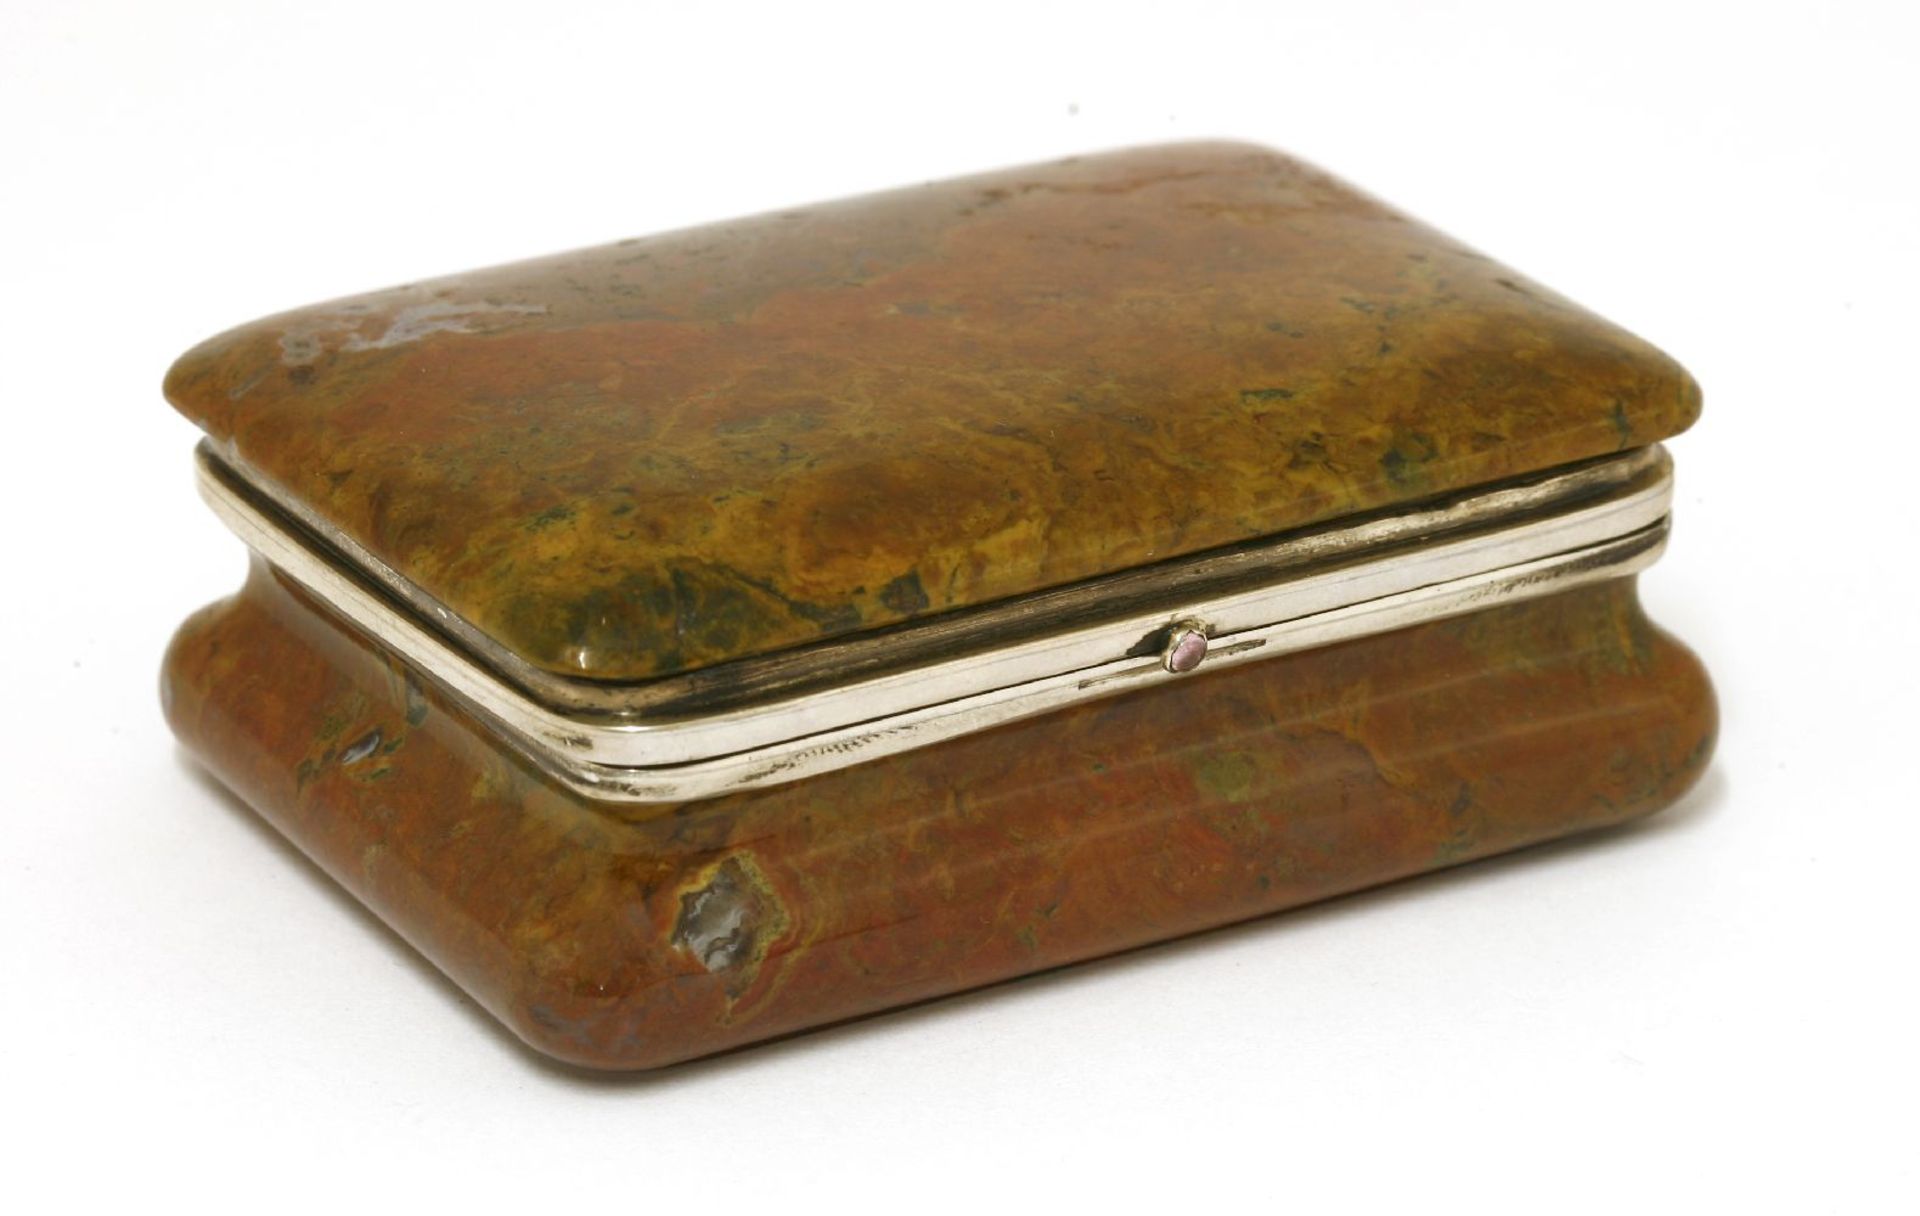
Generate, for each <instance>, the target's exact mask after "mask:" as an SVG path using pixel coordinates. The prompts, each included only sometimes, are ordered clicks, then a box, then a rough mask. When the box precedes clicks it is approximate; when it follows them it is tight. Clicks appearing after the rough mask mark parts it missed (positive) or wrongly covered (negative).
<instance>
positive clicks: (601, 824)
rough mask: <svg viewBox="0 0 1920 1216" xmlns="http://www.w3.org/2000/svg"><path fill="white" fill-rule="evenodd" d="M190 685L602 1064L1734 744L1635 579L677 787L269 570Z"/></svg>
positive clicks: (207, 714) (1201, 917) (1677, 770)
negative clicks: (398, 655)
mask: <svg viewBox="0 0 1920 1216" xmlns="http://www.w3.org/2000/svg"><path fill="white" fill-rule="evenodd" d="M164 689H165V699H166V703H167V707H168V716H169V718H170V720H171V722H172V724H173V727H174V729H175V730H176V731H177V732H178V733H179V735H180V737H181V738H182V739H183V740H185V741H186V743H187V745H188V746H189V747H191V748H192V749H193V750H194V751H195V752H196V753H197V754H198V755H199V756H200V757H202V758H203V759H204V760H205V762H206V763H207V764H208V765H209V766H210V767H211V768H212V769H213V771H214V772H215V773H216V774H217V775H218V776H219V777H220V779H221V780H222V781H224V782H225V783H226V784H227V785H229V786H230V787H232V788H233V789H234V790H235V791H236V792H237V793H238V794H239V795H240V796H241V797H242V798H244V799H245V800H246V801H247V802H249V803H251V804H252V805H253V806H254V807H256V808H257V809H258V810H259V811H260V812H261V813H262V814H264V815H265V816H266V817H267V818H268V819H269V820H271V821H272V822H273V823H274V824H275V825H277V826H278V827H279V828H280V830H281V831H283V832H285V833H286V834H287V835H288V836H289V837H291V838H292V839H293V840H294V841H295V842H296V843H297V844H299V845H300V847H301V848H302V849H304V850H305V851H306V852H307V853H308V854H309V855H310V856H312V857H313V858H314V859H315V860H316V861H317V862H318V863H319V864H320V865H321V866H323V867H324V868H325V869H326V870H327V871H328V872H329V873H331V874H332V875H333V876H334V877H335V878H337V879H338V880H339V881H340V882H341V883H342V884H344V885H345V886H346V887H347V888H349V889H350V890H352V891H353V892H354V893H355V894H356V895H357V896H359V898H360V899H362V900H363V901H365V902H366V904H367V905H368V906H369V907H371V908H373V909H374V910H375V911H376V912H377V913H378V914H379V915H380V916H381V917H382V918H384V919H385V920H386V921H387V922H388V923H389V924H390V925H392V926H393V927H394V928H395V929H396V930H397V931H398V932H400V933H401V934H402V935H403V936H404V937H405V938H407V940H409V941H410V942H412V943H413V944H414V945H415V946H416V947H417V948H418V949H420V950H421V951H422V952H423V953H424V954H425V955H426V956H427V957H428V958H430V959H432V960H433V961H434V962H435V963H436V964H437V965H438V966H439V967H441V968H442V969H443V970H444V971H446V972H447V974H449V975H450V976H452V977H453V978H454V979H455V980H456V981H457V982H458V983H459V984H460V985H461V986H463V987H464V988H466V989H467V990H468V991H469V992H471V993H473V994H474V996H475V997H477V998H478V999H479V1000H480V1001H481V1002H482V1003H483V1004H484V1005H485V1006H486V1007H487V1008H488V1009H490V1010H491V1011H492V1012H493V1013H494V1014H496V1015H497V1016H498V1017H500V1018H501V1019H502V1020H503V1021H505V1022H506V1023H507V1024H508V1025H510V1026H511V1027H513V1029H514V1030H515V1031H517V1032H518V1033H519V1034H520V1035H521V1036H522V1037H524V1038H525V1039H526V1040H527V1041H528V1042H529V1043H531V1044H533V1045H534V1046H535V1047H537V1048H539V1049H540V1050H542V1051H544V1052H547V1053H550V1054H552V1055H554V1056H557V1057H559V1058H561V1059H564V1060H568V1061H572V1062H576V1063H580V1064H586V1065H591V1066H595V1067H605V1068H647V1067H654V1066H658V1065H662V1064H668V1063H672V1062H675V1061H679V1060H685V1059H689V1058H692V1057H695V1056H700V1055H704V1054H708V1053H711V1052H716V1051H721V1050H725V1049H727V1048H730V1047H736V1046H739V1045H742V1044H747V1043H752V1042H755V1041H758V1040H762V1039H767V1038H771V1037H773V1036H777V1035H782V1034H786V1033H789V1032H792V1031H797V1030H801V1029H804V1028H807V1027H811V1026H818V1025H821V1024H824V1023H828V1022H833V1021H837V1020H841V1019H845V1018H850V1017H856V1016H859V1015H861V1014H866V1013H871V1012H874V1011H877V1010H882V1009H886V1008H890V1007H894V1006H899V1005H902V1004H906V1003H909V1002H913V1001H918V1000H923V999H926V998H929V997H935V996H940V995H944V994H948V993H952V992H957V991H960V990H963V989H967V988H971V987H976V986H979V985H982V984H990V983H993V982H994V981H997V980H1003V979H1007V978H1010V977H1014V976H1019V975H1023V974H1027V973H1030V972H1034V971H1038V970H1041V969H1044V968H1048V967H1054V966H1059V965H1061V964H1064V963H1071V962H1074V961H1077V960H1081V959H1086V958H1091V957H1095V956H1098V955H1102V954H1109V953H1112V952H1114V951H1118V950H1124V949H1127V948H1129V947H1132V946H1137V945H1141V944H1144V943H1148V942H1154V941H1159V940H1162V939H1165V938H1169V937H1174V936H1177V935H1180V934H1185V933H1192V932H1195V931H1198V930H1202V929H1206V928H1210V927H1212V926H1216V925H1222V924H1226V923H1229V922H1232V921H1237V920H1241V919H1245V918H1248V917H1253V916H1258V915H1261V914H1263V913H1267V912H1272V911H1275V910H1277V909H1281V908H1288V907H1292V906H1295V905H1298V904H1303V903H1307V902H1309V901H1312V900H1317V899H1324V898H1326V897H1329V896H1333V895H1338V894H1341V893H1343V892H1347V891H1352V890H1355V889H1358V888H1362V887H1366V886H1370V885H1372V884H1376V883H1381V882H1386V881H1389V880H1391V879H1395V878H1399V877H1403V876H1406V875H1411V874H1417V873H1420V872H1423V871H1427V870H1432V869H1436V868H1439V867H1443V866H1448V865H1453V864H1456V863H1459V862H1464V861H1467V860H1470V859H1473V858H1476V857H1483V856H1486V855H1488V854H1492V853H1498V852H1501V851H1504V850H1508V849H1514V848H1518V847H1521V846H1524V845H1527V844H1531V843H1534V842H1537V841H1540V840H1544V839H1547V838H1550V837H1554V836H1559V835H1563V834H1566V833H1570V832H1577V831H1583V830H1587V829H1591V828H1597V827H1600V826H1603V825H1607V824H1613V823H1618V822H1620V821H1623V820H1626V819H1630V818H1633V817H1635V816H1638V815H1643V814H1646V813H1648V812H1650V811H1654V810H1657V809H1659V808H1661V807H1663V806H1666V805H1667V804H1669V803H1671V802H1672V801H1673V800H1674V799H1675V798H1676V797H1678V796H1679V795H1680V794H1681V793H1682V792H1683V791H1684V790H1685V789H1686V788H1687V787H1688V786H1689V785H1690V784H1691V783H1692V782H1693V781H1694V780H1695V779H1696V777H1697V776H1698V775H1699V774H1700V772H1701V771H1702V769H1703V767H1704V765H1705V763H1706V760H1707V757H1708V754H1709V752H1710V750H1711V747H1712V742H1713V737H1714V729H1715V711H1714V702H1713V696H1712V692H1711V689H1710V688H1709V686H1708V683H1707V680H1706V677H1705V674H1704V673H1703V672H1702V670H1701V669H1700V667H1699V665H1698V663H1697V662H1696V661H1695V659H1694V658H1693V656H1692V655H1691V654H1690V653H1689V652H1688V651H1686V650H1685V649H1684V648H1682V647H1681V646H1680V645H1679V644H1678V643H1676V642H1674V641H1673V640H1672V639H1671V638H1670V637H1668V636H1667V635H1666V634H1664V633H1662V632H1660V631H1659V630H1658V629H1657V628H1655V627H1654V626H1652V625H1651V624H1649V623H1648V621H1647V620H1646V619H1645V617H1644V616H1643V615H1642V613H1641V611H1640V608H1639V605H1638V602H1637V599H1636V596H1635V594H1634V588H1633V585H1632V583H1631V581H1630V580H1618V581H1615V582H1613V583H1610V584H1606V585H1601V586H1596V587H1591V588H1587V589H1583V590H1578V591H1572V592H1566V593H1562V594H1560V595H1556V596H1552V597H1549V598H1546V599H1542V600H1537V601H1532V602H1528V603H1522V604H1518V605H1513V606H1509V607H1503V608H1499V609H1495V610H1491V611H1485V612H1481V613H1477V614H1474V615H1471V616H1466V617H1460V618H1455V619H1452V620H1447V621H1441V622H1437V623H1433V624H1427V625H1422V626H1418V627H1416V628H1412V629H1407V630H1403V631H1400V632H1397V633H1390V634H1384V635H1380V636H1377V637H1373V638H1368V639H1364V640H1361V641H1355V642H1350V643H1347V644H1344V645H1340V646H1334V647H1330V648H1326V649H1323V650H1319V651H1314V652H1308V653H1303V654H1297V655H1292V656H1288V657H1285V658H1280V659H1275V660H1271V661H1268V662H1263V663H1256V664H1252V665H1249V666H1245V667H1239V668H1233V669H1227V670H1223V671H1220V672H1214V673H1209V672H1207V671H1205V670H1204V668H1203V669H1202V670H1201V671H1200V672H1198V673H1196V674H1195V675H1193V676H1190V677H1185V678H1183V679H1182V680H1180V681H1175V682H1172V683H1170V684H1168V685H1166V686H1164V687H1160V688H1156V689H1153V690H1150V691H1144V692H1138V693H1133V694H1130V695H1127V696H1122V697H1117V698H1114V699H1111V700H1107V701H1103V702H1096V703H1093V704H1089V705H1085V706H1081V707H1078V708H1075V709H1070V710H1067V711H1064V712H1060V713H1055V714H1051V715H1048V716H1045V717H1041V718H1035V719H1031V720H1028V721H1025V722H1021V723H1017V724H1014V725H1011V726H1006V727H1002V728H1000V729H997V730H993V731H989V732H986V733H984V734H979V735H975V736H971V737H968V738H963V739H959V740H956V741H952V742H949V743H945V744H942V745H939V746H936V747H932V748H926V749H922V750H919V751H914V752H909V753H906V754H904V755H899V756H894V757H890V758H887V759H883V760H879V761H875V762H872V763H869V764H865V765H861V766H858V767H855V768H851V769H845V770H841V771H839V772H835V773H830V774H827V775H825V776H820V777H816V778H813V779H811V780H808V781H805V782H801V783H798V784H794V785H789V786H783V787H777V788H773V789H766V790H758V791H752V792H747V793H741V794H737V795H733V796H730V797H726V798H721V799H715V800H711V801H706V802H699V803H691V804H686V805H677V806H654V807H636V806H615V805H610V804H596V803H592V802H588V801H585V800H582V799H581V798H579V797H578V796H577V795H573V794H570V793H568V792H565V791H563V790H561V789H560V788H558V787H556V786H555V785H553V784H551V783H550V782H549V781H548V780H547V779H546V778H544V777H543V776H541V775H539V774H538V773H537V772H535V771H534V770H532V769H530V768H529V767H527V766H526V765H525V764H524V763H523V762H522V761H520V760H518V759H517V758H516V757H515V756H514V755H513V753H512V752H511V751H509V750H507V749H505V748H503V747H501V746H500V744H499V743H498V742H497V741H496V740H495V739H494V738H493V737H492V736H491V735H489V734H488V733H487V732H486V731H485V730H484V729H483V728H481V727H479V726H477V725H476V724H475V722H474V721H473V720H472V719H471V718H470V717H468V716H467V715H466V714H465V713H464V712H463V711H462V710H461V709H460V708H459V707H458V706H456V705H451V704H449V703H447V702H446V701H445V700H443V699H442V698H441V697H440V695H439V694H438V693H437V692H436V691H435V690H434V689H433V688H432V687H431V686H423V685H421V684H419V683H417V682H415V681H414V680H413V679H412V678H411V677H410V676H409V674H408V672H407V670H406V669H405V668H404V667H403V666H401V665H400V664H399V663H398V662H396V661H394V660H393V659H391V658H389V657H387V656H385V655H383V654H382V653H381V652H380V651H378V650H377V649H375V648H373V647H371V646H369V645H368V644H367V643H366V642H365V641H364V640H363V639H361V638H360V637H359V636H358V635H356V634H354V633H352V632H350V631H349V630H348V629H347V628H345V627H344V626H341V625H339V624H337V623H336V622H335V621H334V619H333V618H332V617H331V616H330V615H329V614H328V613H327V612H326V611H325V610H324V609H321V608H318V607H317V606H315V605H314V604H313V603H312V602H311V601H310V600H308V599H307V598H306V597H305V596H304V595H303V594H302V593H300V592H298V591H296V590H293V589H291V588H290V587H289V586H288V585H287V584H285V583H283V582H282V581H281V578H280V577H279V576H278V575H276V574H274V573H273V572H271V571H270V570H268V569H267V568H265V567H263V566H260V565H256V567H255V569H254V572H253V575H252V577H251V578H250V580H249V581H248V584H247V586H246V588H245V590H244V591H243V592H242V593H241V594H240V595H238V596H236V597H234V598H232V599H229V600H225V601H222V602H220V603H218V604H215V605H213V606H212V607H210V608H208V609H207V610H205V611H204V612H202V613H201V614H199V615H197V616H196V617H194V618H193V619H191V620H190V621H189V622H188V623H187V624H186V625H185V626H184V627H183V628H182V630H181V632H180V634H179V636H178V637H177V638H176V640H175V642H174V644H173V647H172V649H171V651H170V652H169V654H168V658H167V663H166V669H165V674H164ZM1276 965H1277V966H1283V965H1284V961H1279V962H1276Z"/></svg>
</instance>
